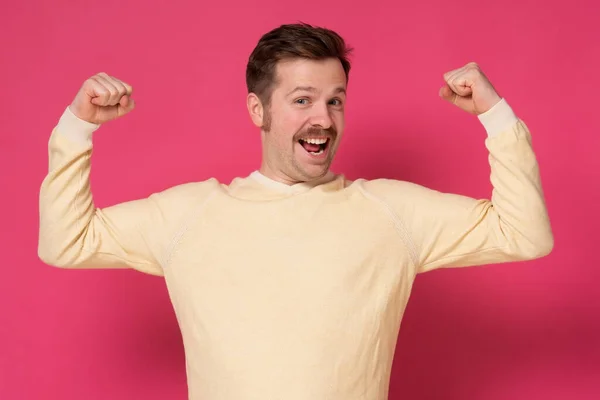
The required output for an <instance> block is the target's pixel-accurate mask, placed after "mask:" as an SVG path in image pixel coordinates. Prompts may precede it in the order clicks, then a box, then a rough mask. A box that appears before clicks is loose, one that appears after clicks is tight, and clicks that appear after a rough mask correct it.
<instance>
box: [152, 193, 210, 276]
mask: <svg viewBox="0 0 600 400" xmlns="http://www.w3.org/2000/svg"><path fill="white" fill-rule="evenodd" d="M216 192H217V188H213V189H212V190H211V191H210V192H209V193H208V195H207V196H206V197H205V198H204V200H203V201H201V202H200V204H198V205H196V206H193V207H191V208H190V210H189V211H188V212H186V213H184V214H183V216H182V218H181V219H182V222H181V224H180V227H179V229H177V230H176V231H175V233H174V234H173V236H172V238H171V240H170V241H169V244H168V245H167V248H166V251H165V255H164V257H163V259H162V262H161V263H160V264H161V266H162V269H163V271H164V270H165V269H166V268H167V267H168V266H169V265H170V263H171V257H172V255H173V253H174V251H175V249H176V248H177V246H178V245H179V242H180V241H181V239H182V238H183V236H184V235H185V234H186V232H187V231H188V228H189V224H190V222H191V221H194V220H195V219H196V218H195V217H197V216H198V214H200V212H201V211H202V210H203V209H204V205H205V204H206V203H207V202H208V201H209V200H210V199H211V198H212V197H213V196H214V195H215V193H216Z"/></svg>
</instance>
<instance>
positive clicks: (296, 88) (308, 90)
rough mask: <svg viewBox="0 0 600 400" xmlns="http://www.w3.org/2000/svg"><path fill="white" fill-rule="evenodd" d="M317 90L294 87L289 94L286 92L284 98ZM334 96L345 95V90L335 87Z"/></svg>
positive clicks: (307, 87)
mask: <svg viewBox="0 0 600 400" xmlns="http://www.w3.org/2000/svg"><path fill="white" fill-rule="evenodd" d="M316 91H317V89H315V88H314V87H312V86H296V87H295V88H294V89H293V90H291V91H290V92H288V94H287V95H286V96H291V95H292V94H294V93H296V92H316ZM333 93H334V94H338V93H343V94H346V89H344V88H343V87H341V86H340V87H337V88H336V89H335V90H334V92H333Z"/></svg>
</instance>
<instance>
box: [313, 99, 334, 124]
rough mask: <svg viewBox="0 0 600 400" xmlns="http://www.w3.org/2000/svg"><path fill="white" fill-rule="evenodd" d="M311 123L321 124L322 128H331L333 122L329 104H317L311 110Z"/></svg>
mask: <svg viewBox="0 0 600 400" xmlns="http://www.w3.org/2000/svg"><path fill="white" fill-rule="evenodd" d="M310 124H311V125H312V126H320V127H321V128H322V129H329V128H331V125H332V124H333V122H332V120H331V116H330V115H329V108H328V107H327V104H320V103H319V104H315V106H314V107H312V110H311V118H310Z"/></svg>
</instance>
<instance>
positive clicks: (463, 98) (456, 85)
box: [440, 62, 502, 115]
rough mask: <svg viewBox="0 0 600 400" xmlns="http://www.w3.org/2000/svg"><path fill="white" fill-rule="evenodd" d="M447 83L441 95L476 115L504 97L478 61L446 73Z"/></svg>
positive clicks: (441, 90)
mask: <svg viewBox="0 0 600 400" xmlns="http://www.w3.org/2000/svg"><path fill="white" fill-rule="evenodd" d="M444 81H445V82H446V85H445V86H443V87H442V88H441V89H440V96H441V97H442V98H443V99H445V100H448V101H449V102H451V103H453V104H455V105H456V106H458V107H459V108H461V109H462V110H465V111H467V112H470V113H472V114H475V115H479V114H483V113H484V112H486V111H488V110H489V109H490V108H492V107H493V106H494V105H495V104H496V103H498V102H499V101H500V100H502V98H501V97H500V95H499V94H498V93H497V92H496V89H494V87H493V86H492V84H491V82H490V81H489V80H488V78H487V77H486V76H485V75H484V73H483V71H481V69H480V68H479V65H477V64H476V63H473V62H472V63H468V64H467V65H465V66H464V67H462V68H458V69H455V70H453V71H449V72H446V73H445V74H444Z"/></svg>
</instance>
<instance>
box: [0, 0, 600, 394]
mask: <svg viewBox="0 0 600 400" xmlns="http://www.w3.org/2000/svg"><path fill="white" fill-rule="evenodd" d="M151 3H152V2H147V1H143V0H129V1H111V0H104V1H96V2H89V1H67V0H54V1H52V2H50V1H42V0H37V1H24V2H16V1H13V2H4V4H3V5H2V6H0V7H1V8H2V10H1V11H0V30H1V31H2V32H1V33H2V43H3V44H2V47H1V50H0V51H1V52H2V55H1V57H0V59H1V60H2V61H1V62H0V72H1V74H0V78H1V81H2V83H1V87H2V96H1V97H0V109H1V113H0V152H1V153H0V179H1V182H0V184H1V186H0V187H1V188H2V190H3V193H4V196H2V198H1V199H0V202H1V205H2V208H1V209H0V212H1V213H2V220H1V223H2V229H1V232H0V234H1V239H2V241H1V242H0V243H2V249H3V258H4V259H3V262H2V264H3V266H2V267H3V269H2V270H3V273H2V275H1V278H0V307H1V308H0V399H2V400H29V399H61V400H71V399H73V400H74V399H78V400H80V399H86V400H95V399H112V400H120V399H145V400H152V399H157V400H158V399H161V400H162V399H167V398H168V399H184V398H186V382H185V370H184V354H183V349H182V345H181V340H180V335H179V330H178V327H177V324H176V321H175V318H174V315H173V312H172V310H171V306H170V303H169V300H168V297H167V293H166V289H165V287H164V285H163V282H162V280H161V279H159V278H156V277H151V276H147V275H142V274H140V273H136V272H133V271H124V270H121V271H101V270H100V271H66V270H60V269H55V268H51V267H48V266H45V265H44V264H42V263H41V262H40V261H39V260H38V258H37V254H36V246H37V218H38V214H37V212H38V211H37V204H38V203H37V201H38V198H37V195H38V189H39V184H40V182H41V180H42V179H43V177H44V175H45V173H46V168H47V147H46V145H47V140H48V135H49V134H50V130H51V129H52V127H53V126H54V124H55V123H56V121H57V119H58V117H59V116H60V115H61V113H62V112H63V110H64V108H65V107H66V106H67V105H68V104H69V102H70V101H71V99H72V98H73V96H74V95H75V93H76V91H77V90H78V88H79V86H80V85H81V83H82V82H83V80H85V79H86V78H87V77H88V76H90V75H92V74H94V73H96V72H99V71H106V72H108V73H110V74H112V75H115V76H117V77H119V78H122V79H123V80H125V81H127V82H129V83H131V84H132V85H133V86H134V88H135V91H136V92H135V95H136V96H135V97H136V100H137V104H138V108H137V109H136V110H135V112H134V113H133V114H131V115H130V116H128V117H127V118H125V119H123V120H120V121H117V122H114V123H111V124H109V125H106V126H105V127H103V128H102V130H101V131H100V132H99V133H98V134H97V136H96V139H95V143H96V148H95V153H94V159H93V160H94V165H93V189H94V193H95V199H96V201H97V204H98V205H99V206H105V205H109V204H113V203H115V202H120V201H125V200H129V199H132V198H137V197H141V196H145V195H147V194H149V193H150V192H152V191H155V190H159V189H162V188H165V187H167V186H170V185H173V184H177V183H181V182H184V181H189V180H201V179H205V178H208V177H211V176H216V177H217V178H219V179H222V180H226V181H229V180H230V179H231V178H232V177H234V176H236V175H245V174H247V173H249V172H250V171H252V170H253V169H255V168H257V167H258V163H259V160H260V152H259V150H260V148H259V134H258V132H257V131H256V130H255V129H254V127H253V126H252V125H251V123H250V119H249V117H248V115H247V112H246V109H245V94H246V92H245V86H244V69H245V62H246V60H247V57H248V55H249V53H250V51H251V50H252V48H253V46H254V45H255V44H256V41H257V40H258V38H259V36H260V35H261V34H262V33H264V32H265V31H267V30H269V29H271V28H273V27H275V26H277V25H279V24H281V23H288V22H296V21H298V20H302V21H306V22H310V23H313V24H317V25H325V26H327V27H330V28H334V29H336V30H339V32H340V33H341V34H343V35H344V36H345V37H346V38H347V40H348V41H349V42H350V44H351V45H353V46H354V47H355V48H356V52H355V56H354V64H353V70H352V73H351V80H350V87H349V88H350V97H349V103H348V108H347V122H348V128H347V131H346V137H345V139H344V140H345V141H344V143H343V146H342V148H341V150H340V151H341V153H340V154H339V158H338V159H337V161H336V164H335V170H336V171H338V172H344V173H346V174H347V175H348V176H349V177H351V178H355V177H358V176H362V177H367V178H373V177H381V176H385V177H391V178H398V179H407V180H412V181H415V182H418V183H420V184H424V185H427V186H430V187H433V188H436V189H440V190H445V191H453V192H458V193H462V194H468V195H471V196H475V197H480V196H488V195H489V193H490V184H489V180H488V179H489V166H488V164H487V153H486V150H485V148H484V144H483V140H484V132H483V130H482V128H481V126H480V125H479V123H478V121H477V120H476V118H474V117H472V116H470V115H467V114H465V113H462V112H460V111H458V110H457V109H455V108H453V107H452V106H450V105H448V104H446V103H444V102H443V101H441V100H440V99H439V98H438V95H437V92H438V88H439V87H440V85H441V83H442V81H441V76H442V74H443V73H444V72H446V71H447V70H450V69H454V68H456V67H460V66H462V65H463V64H465V63H466V62H469V61H472V60H474V61H477V62H479V63H480V64H481V66H482V67H483V69H484V71H485V72H486V73H487V74H488V76H489V77H490V79H491V80H492V82H493V83H494V85H495V86H496V87H497V88H498V90H499V91H500V93H501V95H503V96H505V97H506V98H507V100H508V101H509V103H510V104H511V105H512V107H513V108H514V109H515V111H516V112H517V113H518V114H519V115H520V116H521V117H522V118H523V119H524V120H526V122H527V124H528V126H529V127H530V128H531V129H532V131H533V135H534V145H535V148H536V150H537V154H538V156H539V161H540V164H541V167H542V174H543V181H544V185H545V190H546V193H547V201H548V207H549V211H550V215H551V217H552V221H553V226H554V229H555V234H556V247H555V250H554V252H553V253H552V254H551V255H550V256H549V257H547V258H544V259H542V260H538V261H535V262H528V263H519V264H507V265H499V266H487V267H482V268H470V269H462V270H443V271H436V272H432V273H429V274H425V275H421V276H419V277H418V279H417V282H416V284H415V288H414V293H413V296H412V299H411V302H410V303H409V307H408V310H407V313H406V317H405V319H404V321H403V324H402V329H401V333H400V338H399V343H398V350H397V354H396V358H395V363H394V370H393V377H392V382H391V396H390V398H391V399H392V400H393V399H411V400H425V399H445V400H458V399H461V400H462V399H486V400H496V399H498V400H500V399H502V400H504V399H513V400H520V399H527V400H531V399H544V400H550V399H567V398H568V399H598V398H600V307H599V306H600V300H599V296H598V294H597V293H598V287H599V285H600V273H599V270H600V266H599V265H598V260H597V258H596V257H595V255H596V254H597V249H598V239H599V238H600V234H598V223H599V222H600V211H599V209H598V201H599V200H600V188H599V181H600V180H599V175H600V163H599V161H598V156H597V153H598V151H599V149H600V146H599V145H600V140H599V138H598V137H599V136H600V129H599V128H600V125H599V124H598V112H599V108H598V99H599V94H600V73H599V71H600V61H599V54H600V33H599V32H600V31H599V28H598V25H599V16H600V5H599V4H600V3H598V2H597V1H594V0H587V1H586V0H572V1H569V2H566V3H564V5H561V4H560V3H559V2H548V1H546V2H543V3H539V5H535V2H534V1H533V0H518V1H517V0H510V1H502V2H496V3H495V4H492V3H491V2H482V1H474V0H473V1H471V0H469V1H467V0H460V1H424V2H420V3H419V2H399V3H398V2H384V1H376V2H369V6H368V7H366V6H364V5H363V4H364V3H361V6H360V7H352V6H350V5H348V2H335V3H332V2H321V1H309V2H306V1H305V2H300V3H297V2H283V1H275V0H268V1H261V2H259V3H257V2H241V1H236V2H224V1H219V2H214V3H212V2H211V3H209V2H195V1H187V2H185V1H181V0H171V1H168V2H153V3H154V5H150V4H151ZM484 3H485V4H486V5H483V4H484ZM50 4H52V5H50ZM417 4H419V5H417ZM229 7H233V8H232V9H230V10H228V8H229ZM457 152H464V155H459V153H457ZM315 400H317V399H315Z"/></svg>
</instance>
